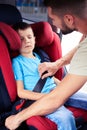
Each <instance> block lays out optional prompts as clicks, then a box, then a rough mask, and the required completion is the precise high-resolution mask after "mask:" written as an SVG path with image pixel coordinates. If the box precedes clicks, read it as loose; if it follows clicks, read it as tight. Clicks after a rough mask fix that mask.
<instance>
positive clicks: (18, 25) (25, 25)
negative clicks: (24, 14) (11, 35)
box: [12, 22, 32, 31]
mask: <svg viewBox="0 0 87 130" xmlns="http://www.w3.org/2000/svg"><path fill="white" fill-rule="evenodd" d="M12 28H13V29H14V30H15V31H18V30H19V29H21V30H25V29H27V28H31V25H30V24H28V23H25V22H18V23H16V24H14V25H13V26H12ZM31 29H32V28H31Z"/></svg>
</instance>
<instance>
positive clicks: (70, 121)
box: [46, 106, 76, 130]
mask: <svg viewBox="0 0 87 130" xmlns="http://www.w3.org/2000/svg"><path fill="white" fill-rule="evenodd" d="M46 117H47V118H48V119H50V120H51V121H53V122H55V123H56V125H57V129H58V130H76V125H75V119H74V116H73V114H72V112H71V111H69V110H68V109H67V108H65V107H64V106H61V107H60V108H58V109H57V110H56V111H55V112H53V113H51V114H49V115H46Z"/></svg>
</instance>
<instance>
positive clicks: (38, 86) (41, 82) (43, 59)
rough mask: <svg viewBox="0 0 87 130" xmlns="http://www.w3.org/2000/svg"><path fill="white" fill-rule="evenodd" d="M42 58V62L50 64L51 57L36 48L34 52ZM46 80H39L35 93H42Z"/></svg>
mask: <svg viewBox="0 0 87 130" xmlns="http://www.w3.org/2000/svg"><path fill="white" fill-rule="evenodd" d="M34 51H35V52H36V53H37V54H38V55H39V56H40V58H41V62H45V61H46V62H49V61H50V59H49V56H48V55H47V54H46V53H45V52H44V51H43V50H42V49H39V48H35V50H34ZM44 73H47V72H44ZM46 80H47V78H44V79H41V78H40V79H39V80H38V82H37V84H36V85H35V87H34V89H33V91H34V92H41V91H42V89H43V87H44V85H45V83H46Z"/></svg>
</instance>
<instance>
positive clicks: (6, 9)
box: [0, 4, 22, 25]
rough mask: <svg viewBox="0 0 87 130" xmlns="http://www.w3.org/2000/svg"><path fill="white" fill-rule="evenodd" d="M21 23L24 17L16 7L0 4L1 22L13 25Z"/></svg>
mask: <svg viewBox="0 0 87 130" xmlns="http://www.w3.org/2000/svg"><path fill="white" fill-rule="evenodd" d="M21 21H22V16H21V14H20V12H19V10H18V9H17V8H16V7H15V6H13V5H9V4H0V22H5V23H7V24H9V25H13V24H15V23H17V22H21Z"/></svg>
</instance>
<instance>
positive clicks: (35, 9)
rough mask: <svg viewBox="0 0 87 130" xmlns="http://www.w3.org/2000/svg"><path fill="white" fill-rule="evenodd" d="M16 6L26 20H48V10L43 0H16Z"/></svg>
mask: <svg viewBox="0 0 87 130" xmlns="http://www.w3.org/2000/svg"><path fill="white" fill-rule="evenodd" d="M16 7H17V8H18V9H19V11H20V12H21V14H22V17H23V18H24V19H25V20H30V21H35V22H38V21H47V10H46V7H44V5H43V0H16Z"/></svg>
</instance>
